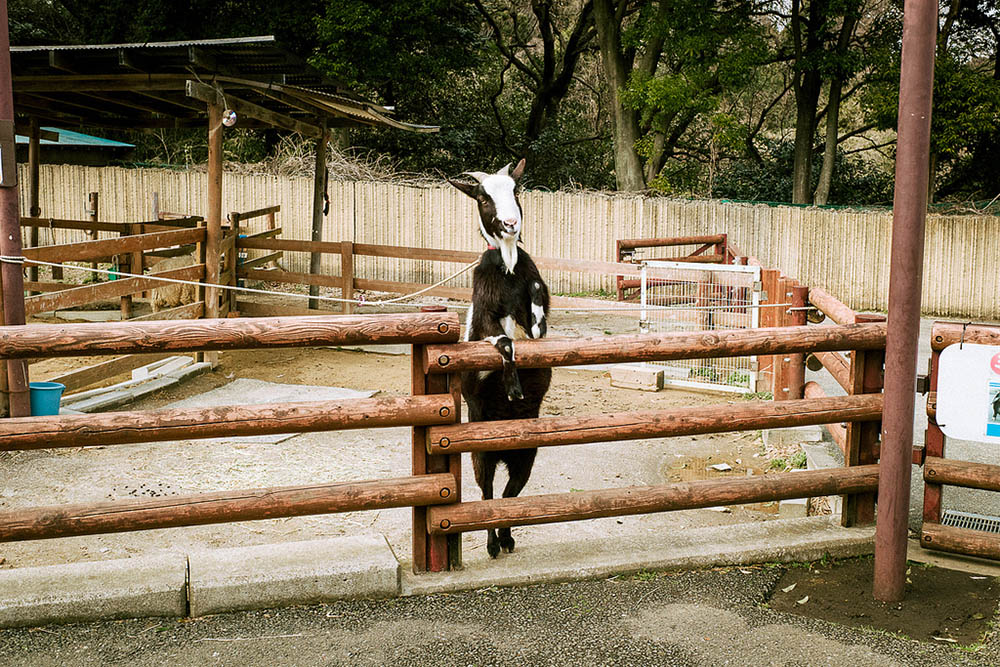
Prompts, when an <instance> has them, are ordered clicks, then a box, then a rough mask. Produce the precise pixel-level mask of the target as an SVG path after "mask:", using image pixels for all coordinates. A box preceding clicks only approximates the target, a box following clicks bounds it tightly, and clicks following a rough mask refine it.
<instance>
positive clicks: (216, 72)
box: [3, 36, 438, 416]
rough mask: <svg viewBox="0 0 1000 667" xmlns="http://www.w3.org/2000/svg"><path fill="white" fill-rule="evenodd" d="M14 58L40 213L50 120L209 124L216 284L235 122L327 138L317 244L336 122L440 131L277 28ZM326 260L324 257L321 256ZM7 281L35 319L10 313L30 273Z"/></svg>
mask: <svg viewBox="0 0 1000 667" xmlns="http://www.w3.org/2000/svg"><path fill="white" fill-rule="evenodd" d="M3 46H4V47H6V44H4V45H3ZM4 50H5V51H6V50H7V49H6V48H4ZM9 57H10V67H11V81H12V87H13V103H14V109H13V110H14V115H15V122H14V128H15V130H16V131H17V132H18V133H20V134H24V135H26V136H28V137H29V148H28V163H29V170H28V171H29V182H28V184H27V185H28V189H29V198H28V199H29V211H28V214H29V215H30V216H31V217H39V216H41V215H42V211H41V210H40V208H39V196H38V187H39V185H38V164H39V160H40V152H41V150H42V148H41V139H42V138H43V137H44V136H46V133H45V132H44V131H43V130H41V125H43V124H44V125H46V126H54V127H60V128H71V127H105V128H118V129H140V130H141V129H156V128H193V127H207V130H208V170H207V171H208V174H207V178H208V195H207V202H206V216H205V218H206V224H207V240H206V246H207V247H208V249H209V252H208V253H207V257H208V258H209V260H208V261H207V263H206V282H207V283H210V284H211V283H215V284H217V283H218V276H219V265H218V264H219V262H218V257H219V253H218V245H219V242H220V238H221V225H222V136H223V132H224V131H225V128H226V127H230V126H235V127H239V128H277V129H281V130H287V131H291V132H296V133H298V134H300V135H302V136H304V137H308V138H310V139H314V140H316V163H317V164H316V173H315V181H314V193H313V225H312V240H313V241H321V240H322V222H323V193H324V191H325V189H326V183H325V179H326V169H325V163H326V155H327V153H326V144H327V143H328V141H329V137H330V129H331V128H335V127H352V126H371V127H382V128H387V129H396V130H405V131H411V132H436V131H437V130H438V128H437V127H434V126H428V125H414V124H409V123H403V122H400V121H398V120H396V119H394V118H393V117H392V110H391V109H389V108H386V107H383V106H380V105H378V104H375V103H373V102H370V101H368V100H365V99H363V98H362V97H361V96H359V95H358V94H356V93H355V92H353V91H351V90H350V89H349V88H347V87H346V86H344V85H343V84H341V83H338V82H336V81H333V80H331V79H329V78H327V77H325V76H323V75H322V74H320V73H319V72H318V71H317V70H315V69H313V68H312V67H311V66H309V64H308V63H306V62H305V61H304V60H302V59H301V58H299V57H298V56H295V55H294V54H292V53H290V52H288V51H286V50H285V49H283V48H281V47H280V46H279V45H278V44H277V43H276V41H275V39H274V37H273V36H262V37H242V38H232V39H208V40H189V41H178V42H148V43H144V44H90V45H62V46H20V47H18V46H15V47H11V48H10V49H9ZM234 114H235V115H234ZM224 116H225V118H226V122H225V123H224V122H223V119H224ZM233 120H235V123H232V122H231V121H233ZM7 222H8V223H9V224H10V225H11V228H10V229H9V230H8V229H4V230H3V235H4V236H7V235H8V232H16V233H17V236H18V239H19V238H20V230H19V228H18V226H17V225H18V222H17V219H16V218H15V219H14V220H12V221H7ZM37 235H38V229H37V227H33V228H32V231H31V232H30V238H29V246H35V245H37V243H38V237H37ZM18 245H20V244H19V243H18ZM8 254H19V251H18V252H17V253H8ZM314 259H315V261H316V262H317V263H318V260H319V255H318V254H317V255H316V257H315V258H314ZM317 268H318V267H317ZM17 274H18V275H20V271H18V272H17ZM5 278H8V279H7V280H5V282H4V285H3V291H4V297H5V300H4V304H5V305H4V314H5V315H6V317H5V318H4V321H5V322H6V323H8V324H19V323H23V321H24V320H23V305H22V306H21V307H20V308H17V307H14V310H13V311H11V310H10V308H11V307H12V302H14V301H22V300H23V294H24V292H23V284H22V281H20V280H15V279H14V278H15V276H14V275H13V272H10V275H5ZM207 292H208V293H207V294H206V301H205V304H206V305H205V311H206V312H205V316H206V317H214V316H216V315H217V314H218V304H219V294H218V292H219V290H217V289H212V288H209V289H208V290H207ZM15 311H16V312H15ZM18 312H19V313H20V315H18ZM11 374H12V375H15V376H17V377H16V378H14V379H13V381H12V383H11V386H10V391H11V393H12V395H13V394H21V393H24V392H25V391H26V385H27V378H26V372H24V373H21V372H12V373H11ZM22 384H24V386H23V387H22V386H21V385H22ZM23 405H25V403H24V402H23V401H13V400H12V405H11V412H12V415H14V413H20V412H22V409H19V408H18V407H16V406H23ZM15 416H16V415H15Z"/></svg>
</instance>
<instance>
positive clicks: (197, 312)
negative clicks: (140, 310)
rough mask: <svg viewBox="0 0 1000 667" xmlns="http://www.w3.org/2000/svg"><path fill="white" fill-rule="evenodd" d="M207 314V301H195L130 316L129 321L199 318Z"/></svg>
mask: <svg viewBox="0 0 1000 667" xmlns="http://www.w3.org/2000/svg"><path fill="white" fill-rule="evenodd" d="M204 316H205V302H204V301H195V302H194V303H187V304H184V305H183V306H175V307H174V308H167V309H166V310H160V311H157V312H155V313H149V314H148V315H139V316H138V317H133V318H130V319H129V320H128V321H129V322H150V321H155V320H197V319H199V318H201V317H204Z"/></svg>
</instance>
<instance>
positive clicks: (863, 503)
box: [840, 313, 885, 526]
mask: <svg viewBox="0 0 1000 667" xmlns="http://www.w3.org/2000/svg"><path fill="white" fill-rule="evenodd" d="M884 321H885V316H884V315H868V314H863V313H859V314H858V315H857V322H858V323H864V322H884ZM850 361H851V366H850V368H851V375H850V382H851V386H850V389H849V391H848V393H849V394H851V395H855V394H875V393H879V392H881V391H882V368H883V366H884V365H885V350H884V349H883V350H867V351H862V350H855V351H853V352H851V355H850ZM881 431H882V422H881V421H877V422H861V423H857V422H848V423H847V437H846V440H847V449H846V451H845V452H844V465H845V466H859V465H870V464H872V463H875V462H876V457H875V448H876V446H877V445H878V441H879V434H880V433H881ZM874 520H875V494H874V493H863V494H855V495H848V496H844V500H843V509H842V510H841V515H840V522H841V525H843V526H856V525H867V524H871V523H872V522H873V521H874Z"/></svg>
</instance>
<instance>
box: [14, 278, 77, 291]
mask: <svg viewBox="0 0 1000 667" xmlns="http://www.w3.org/2000/svg"><path fill="white" fill-rule="evenodd" d="M70 287H72V285H70V284H67V283H53V282H45V281H35V280H25V281H24V289H26V290H30V291H32V292H61V291H62V290H64V289H68V288H70Z"/></svg>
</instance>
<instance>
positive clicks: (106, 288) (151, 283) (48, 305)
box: [24, 264, 205, 356]
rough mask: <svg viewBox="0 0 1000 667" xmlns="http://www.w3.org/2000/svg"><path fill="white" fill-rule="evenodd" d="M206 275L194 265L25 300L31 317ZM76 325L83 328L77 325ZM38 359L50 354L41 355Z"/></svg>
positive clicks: (198, 266) (202, 268)
mask: <svg viewBox="0 0 1000 667" xmlns="http://www.w3.org/2000/svg"><path fill="white" fill-rule="evenodd" d="M204 272H205V265H204V264H194V265H192V266H186V267H184V268H181V269H173V270H171V271H163V272H161V273H153V274H150V277H149V278H126V279H124V280H110V281H108V282H104V283H96V284H93V285H82V286H80V287H72V288H70V289H65V290H62V291H61V292H50V293H48V294H39V295H37V296H30V297H28V298H26V299H25V300H24V308H25V311H26V312H27V313H28V314H30V315H33V314H35V313H41V312H45V311H47V310H62V309H63V308H71V307H73V306H83V305H85V304H88V303H94V302H95V301H101V300H103V299H114V298H117V297H121V296H125V295H127V294H135V293H137V292H142V291H145V290H148V289H153V288H155V287H159V286H160V285H162V284H163V283H161V282H158V281H156V280H154V279H153V278H154V277H159V278H173V279H175V280H198V279H199V278H200V277H201V276H202V275H203V274H204ZM55 326H62V325H55ZM73 326H80V325H79V324H74V325H73ZM31 356H35V355H31ZM37 356H50V355H45V354H40V355H37Z"/></svg>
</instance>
